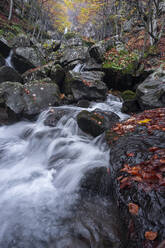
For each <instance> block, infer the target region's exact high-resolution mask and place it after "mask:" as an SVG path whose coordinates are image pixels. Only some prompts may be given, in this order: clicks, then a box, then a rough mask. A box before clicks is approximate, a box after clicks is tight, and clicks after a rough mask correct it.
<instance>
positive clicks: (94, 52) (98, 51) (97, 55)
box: [89, 39, 115, 63]
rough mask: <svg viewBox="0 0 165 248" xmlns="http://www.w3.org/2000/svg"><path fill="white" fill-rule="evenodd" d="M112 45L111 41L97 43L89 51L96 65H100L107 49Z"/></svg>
mask: <svg viewBox="0 0 165 248" xmlns="http://www.w3.org/2000/svg"><path fill="white" fill-rule="evenodd" d="M114 44H115V43H114V41H113V40H112V39H108V40H102V41H99V42H98V43H96V44H95V45H93V46H92V47H91V48H90V49H89V54H90V56H91V58H94V59H95V61H96V62H97V63H102V62H103V55H104V53H105V52H106V51H107V49H108V48H110V47H113V46H114Z"/></svg>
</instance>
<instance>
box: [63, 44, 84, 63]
mask: <svg viewBox="0 0 165 248" xmlns="http://www.w3.org/2000/svg"><path fill="white" fill-rule="evenodd" d="M87 50H88V48H87V47H83V46H76V47H66V48H65V49H64V51H63V56H62V57H61V59H60V64H61V65H62V66H67V65H68V64H70V63H73V62H75V63H73V65H72V66H73V68H74V66H75V65H76V64H77V63H79V62H80V61H82V62H84V61H85V59H86V54H87Z"/></svg>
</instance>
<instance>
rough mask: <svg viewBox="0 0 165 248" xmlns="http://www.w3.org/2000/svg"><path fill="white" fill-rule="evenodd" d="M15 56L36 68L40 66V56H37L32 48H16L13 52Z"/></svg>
mask: <svg viewBox="0 0 165 248" xmlns="http://www.w3.org/2000/svg"><path fill="white" fill-rule="evenodd" d="M15 54H16V55H19V56H22V57H23V58H25V59H27V60H29V61H30V62H31V63H32V64H33V65H34V66H36V67H37V66H41V65H42V59H41V56H39V55H38V54H37V51H36V50H35V49H34V48H31V47H18V48H16V50H15Z"/></svg>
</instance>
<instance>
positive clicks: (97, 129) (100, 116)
mask: <svg viewBox="0 0 165 248" xmlns="http://www.w3.org/2000/svg"><path fill="white" fill-rule="evenodd" d="M118 120H119V117H118V116H117V115H116V114H114V113H112V112H110V111H107V112H103V111H101V110H99V109H96V110H94V111H92V112H89V111H86V110H83V111H81V112H80V113H79V114H78V115H77V123H78V126H79V128H80V129H81V130H82V131H84V132H85V133H88V134H90V135H92V136H94V137H96V136H98V135H100V134H101V133H103V132H104V131H105V130H106V129H108V128H110V127H112V126H113V125H114V124H115V123H116V122H117V121H118Z"/></svg>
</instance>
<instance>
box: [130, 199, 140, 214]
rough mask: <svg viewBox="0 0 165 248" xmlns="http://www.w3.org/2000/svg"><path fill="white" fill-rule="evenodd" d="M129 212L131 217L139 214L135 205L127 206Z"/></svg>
mask: <svg viewBox="0 0 165 248" xmlns="http://www.w3.org/2000/svg"><path fill="white" fill-rule="evenodd" d="M128 208H129V212H130V213H131V214H133V215H137V214H138V212H139V206H138V205H137V204H135V203H132V202H131V203H129V204H128Z"/></svg>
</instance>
